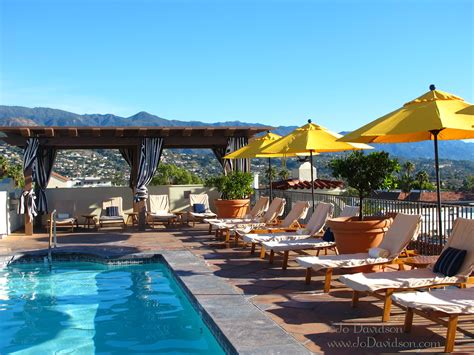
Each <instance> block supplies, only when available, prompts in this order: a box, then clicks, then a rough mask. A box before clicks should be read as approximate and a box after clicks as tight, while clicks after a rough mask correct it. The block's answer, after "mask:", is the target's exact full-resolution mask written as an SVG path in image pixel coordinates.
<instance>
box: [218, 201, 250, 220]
mask: <svg viewBox="0 0 474 355" xmlns="http://www.w3.org/2000/svg"><path fill="white" fill-rule="evenodd" d="M214 205H215V206H216V210H217V216H218V217H219V218H241V217H244V216H245V215H246V214H247V211H248V209H249V206H250V200H249V199H244V200H214Z"/></svg>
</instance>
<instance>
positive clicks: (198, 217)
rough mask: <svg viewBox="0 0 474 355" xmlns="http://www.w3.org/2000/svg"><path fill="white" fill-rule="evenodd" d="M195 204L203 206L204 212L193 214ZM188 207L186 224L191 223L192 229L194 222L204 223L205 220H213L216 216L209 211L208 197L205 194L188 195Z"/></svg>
mask: <svg viewBox="0 0 474 355" xmlns="http://www.w3.org/2000/svg"><path fill="white" fill-rule="evenodd" d="M196 204H202V205H204V210H205V211H204V212H194V210H193V208H194V205H196ZM189 205H190V207H189V208H190V210H189V211H188V223H189V222H190V221H191V222H192V223H193V227H194V226H195V225H196V221H200V222H202V221H204V220H205V219H207V218H215V217H217V214H215V213H214V212H212V211H211V209H210V207H209V195H207V194H201V195H197V194H189Z"/></svg>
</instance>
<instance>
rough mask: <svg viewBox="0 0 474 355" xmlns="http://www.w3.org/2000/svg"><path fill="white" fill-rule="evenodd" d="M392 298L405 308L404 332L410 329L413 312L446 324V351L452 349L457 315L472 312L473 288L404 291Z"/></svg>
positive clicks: (473, 303) (473, 302) (473, 305)
mask: <svg viewBox="0 0 474 355" xmlns="http://www.w3.org/2000/svg"><path fill="white" fill-rule="evenodd" d="M392 300H393V301H394V302H395V303H397V304H398V305H401V306H404V307H406V308H407V313H406V315H405V324H404V326H403V330H404V331H405V332H406V333H409V332H410V331H411V328H412V324H413V315H414V314H416V315H419V316H421V317H424V318H427V319H429V320H432V321H434V322H436V323H439V324H441V325H445V326H447V327H448V329H447V334H446V345H445V347H444V352H446V353H450V352H453V351H454V341H455V340H456V328H457V324H458V318H459V316H463V315H468V314H474V288H464V289H447V290H433V291H431V292H406V293H400V294H396V295H393V296H392ZM443 318H447V319H448V320H447V321H445V320H443Z"/></svg>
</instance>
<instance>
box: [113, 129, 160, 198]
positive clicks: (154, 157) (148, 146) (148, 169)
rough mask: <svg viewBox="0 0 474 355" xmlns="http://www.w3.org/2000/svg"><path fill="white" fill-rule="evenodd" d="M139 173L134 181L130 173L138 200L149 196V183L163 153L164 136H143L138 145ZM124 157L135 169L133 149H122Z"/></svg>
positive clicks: (131, 185) (135, 196)
mask: <svg viewBox="0 0 474 355" xmlns="http://www.w3.org/2000/svg"><path fill="white" fill-rule="evenodd" d="M138 149H139V150H138V174H137V181H132V175H133V174H132V172H131V173H130V187H131V188H133V190H134V192H135V195H134V200H135V201H136V202H138V201H141V200H144V199H147V198H148V189H147V187H146V186H147V185H148V184H149V183H150V181H151V179H152V178H153V175H154V174H155V172H156V169H157V168H158V164H159V163H160V158H161V153H162V152H163V138H160V137H153V138H142V140H141V141H140V145H139V147H138ZM120 153H121V154H122V156H123V158H124V159H125V161H126V162H127V164H128V165H129V166H130V168H131V169H133V166H135V162H134V159H135V157H134V155H133V149H120Z"/></svg>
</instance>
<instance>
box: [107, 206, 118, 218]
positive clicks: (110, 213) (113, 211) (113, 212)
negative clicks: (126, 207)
mask: <svg viewBox="0 0 474 355" xmlns="http://www.w3.org/2000/svg"><path fill="white" fill-rule="evenodd" d="M105 215H106V216H107V217H118V216H119V208H118V206H109V207H106V208H105Z"/></svg>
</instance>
